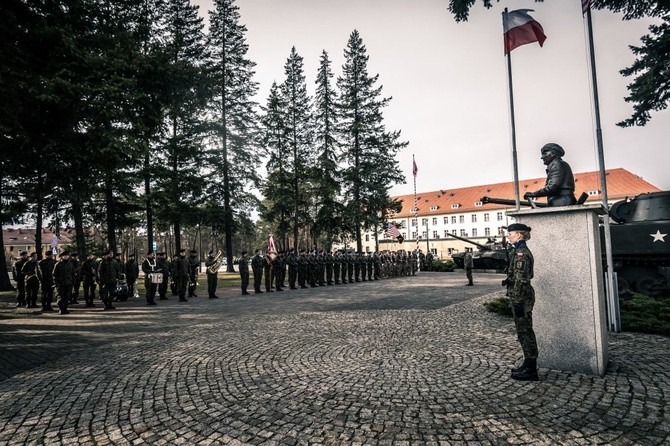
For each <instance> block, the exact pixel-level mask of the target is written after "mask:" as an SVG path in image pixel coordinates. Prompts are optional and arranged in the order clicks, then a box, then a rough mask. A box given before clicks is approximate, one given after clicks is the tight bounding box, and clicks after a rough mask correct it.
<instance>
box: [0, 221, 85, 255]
mask: <svg viewBox="0 0 670 446" xmlns="http://www.w3.org/2000/svg"><path fill="white" fill-rule="evenodd" d="M54 237H56V234H55V233H54V232H53V231H51V230H50V229H45V228H42V252H46V251H47V250H51V249H52V244H53V243H57V246H58V247H59V249H62V246H65V245H71V244H72V243H73V241H74V231H73V230H71V229H63V230H61V231H60V232H59V235H58V237H57V238H56V240H54ZM2 241H3V243H4V245H5V257H6V258H7V259H16V258H17V257H18V256H19V253H20V252H21V251H25V252H27V253H28V255H30V253H33V252H35V228H20V229H14V228H6V229H3V230H2Z"/></svg>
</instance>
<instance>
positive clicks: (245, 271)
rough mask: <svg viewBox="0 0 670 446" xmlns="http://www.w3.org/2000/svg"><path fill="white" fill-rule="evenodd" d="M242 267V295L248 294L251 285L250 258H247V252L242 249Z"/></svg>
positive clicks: (239, 265) (240, 261)
mask: <svg viewBox="0 0 670 446" xmlns="http://www.w3.org/2000/svg"><path fill="white" fill-rule="evenodd" d="M237 264H238V267H239V269H240V279H241V283H240V286H241V287H242V295H245V296H248V295H249V293H248V292H247V288H248V287H249V260H248V259H247V252H246V251H242V253H241V255H240V260H239V261H238V263H237Z"/></svg>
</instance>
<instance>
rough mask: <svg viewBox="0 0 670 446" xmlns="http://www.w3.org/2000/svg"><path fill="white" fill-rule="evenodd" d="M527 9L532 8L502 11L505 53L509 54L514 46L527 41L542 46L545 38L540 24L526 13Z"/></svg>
mask: <svg viewBox="0 0 670 446" xmlns="http://www.w3.org/2000/svg"><path fill="white" fill-rule="evenodd" d="M528 11H532V9H517V10H515V11H510V12H503V28H504V30H505V54H509V52H510V51H512V50H513V49H514V48H516V47H518V46H521V45H525V44H527V43H533V42H537V43H539V44H540V46H542V44H543V43H544V41H545V40H546V39H547V36H545V35H544V30H543V29H542V26H541V25H540V24H539V23H538V22H536V21H535V19H534V18H532V17H531V16H530V15H528Z"/></svg>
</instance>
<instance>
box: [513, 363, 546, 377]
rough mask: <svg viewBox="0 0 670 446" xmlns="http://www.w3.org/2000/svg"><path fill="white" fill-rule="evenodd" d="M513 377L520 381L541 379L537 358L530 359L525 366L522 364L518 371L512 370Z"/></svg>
mask: <svg viewBox="0 0 670 446" xmlns="http://www.w3.org/2000/svg"><path fill="white" fill-rule="evenodd" d="M525 363H526V362H525V361H524V364H525ZM512 378H513V379H516V380H518V381H539V378H538V377H537V359H528V364H527V365H526V366H525V367H524V366H522V368H521V370H519V371H518V372H517V371H513V372H512Z"/></svg>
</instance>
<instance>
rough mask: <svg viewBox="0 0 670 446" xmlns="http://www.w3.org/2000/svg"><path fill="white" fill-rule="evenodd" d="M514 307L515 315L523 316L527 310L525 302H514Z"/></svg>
mask: <svg viewBox="0 0 670 446" xmlns="http://www.w3.org/2000/svg"><path fill="white" fill-rule="evenodd" d="M512 306H513V307H514V317H523V315H524V313H525V311H524V305H523V304H512Z"/></svg>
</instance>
